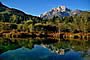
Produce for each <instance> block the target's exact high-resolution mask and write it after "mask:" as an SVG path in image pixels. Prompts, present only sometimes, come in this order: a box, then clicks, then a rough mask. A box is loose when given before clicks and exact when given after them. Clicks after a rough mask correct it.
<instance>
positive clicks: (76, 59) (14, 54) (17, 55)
mask: <svg viewBox="0 0 90 60" xmlns="http://www.w3.org/2000/svg"><path fill="white" fill-rule="evenodd" d="M60 59H61V60H83V59H82V57H81V55H80V53H79V52H75V51H73V50H72V51H69V52H67V53H65V54H64V55H59V54H56V53H54V52H51V51H49V50H48V48H44V47H42V46H40V45H35V46H34V48H33V49H31V50H30V49H27V48H25V47H22V48H19V49H16V50H9V51H7V52H5V53H3V54H1V55H0V60H60Z"/></svg>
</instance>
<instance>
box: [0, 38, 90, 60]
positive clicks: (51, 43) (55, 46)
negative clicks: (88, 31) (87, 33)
mask: <svg viewBox="0 0 90 60" xmlns="http://www.w3.org/2000/svg"><path fill="white" fill-rule="evenodd" d="M0 60H90V40H77V41H74V40H56V39H49V38H39V37H37V38H26V39H21V38H16V39H15V38H0Z"/></svg>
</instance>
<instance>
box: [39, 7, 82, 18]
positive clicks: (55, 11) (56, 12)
mask: <svg viewBox="0 0 90 60" xmlns="http://www.w3.org/2000/svg"><path fill="white" fill-rule="evenodd" d="M80 14H81V11H80V10H76V11H73V10H71V9H69V8H66V7H65V6H59V7H58V8H52V9H51V10H50V11H49V12H45V13H44V14H41V15H40V17H41V18H43V19H52V18H53V17H54V16H58V17H64V16H75V15H78V16H79V15H80Z"/></svg>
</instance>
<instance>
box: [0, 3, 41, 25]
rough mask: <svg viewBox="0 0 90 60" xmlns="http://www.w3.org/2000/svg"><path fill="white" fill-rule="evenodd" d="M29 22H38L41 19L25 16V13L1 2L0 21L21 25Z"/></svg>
mask: <svg viewBox="0 0 90 60" xmlns="http://www.w3.org/2000/svg"><path fill="white" fill-rule="evenodd" d="M27 20H33V21H34V22H37V21H39V20H41V18H39V17H37V16H32V15H28V14H25V13H24V12H22V11H20V10H17V9H14V8H8V7H7V6H5V5H4V4H2V3H1V2H0V21H2V22H10V23H18V24H19V23H23V22H24V21H27Z"/></svg>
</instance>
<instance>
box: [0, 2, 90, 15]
mask: <svg viewBox="0 0 90 60" xmlns="http://www.w3.org/2000/svg"><path fill="white" fill-rule="evenodd" d="M0 1H1V2H2V3H3V4H5V5H7V6H8V7H10V8H16V9H19V10H21V11H23V12H25V13H27V14H31V15H34V16H39V15H40V14H42V13H44V12H47V11H49V10H50V9H51V8H57V7H58V6H66V7H68V8H70V9H72V10H75V9H79V10H90V7H89V6H90V0H0Z"/></svg>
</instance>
